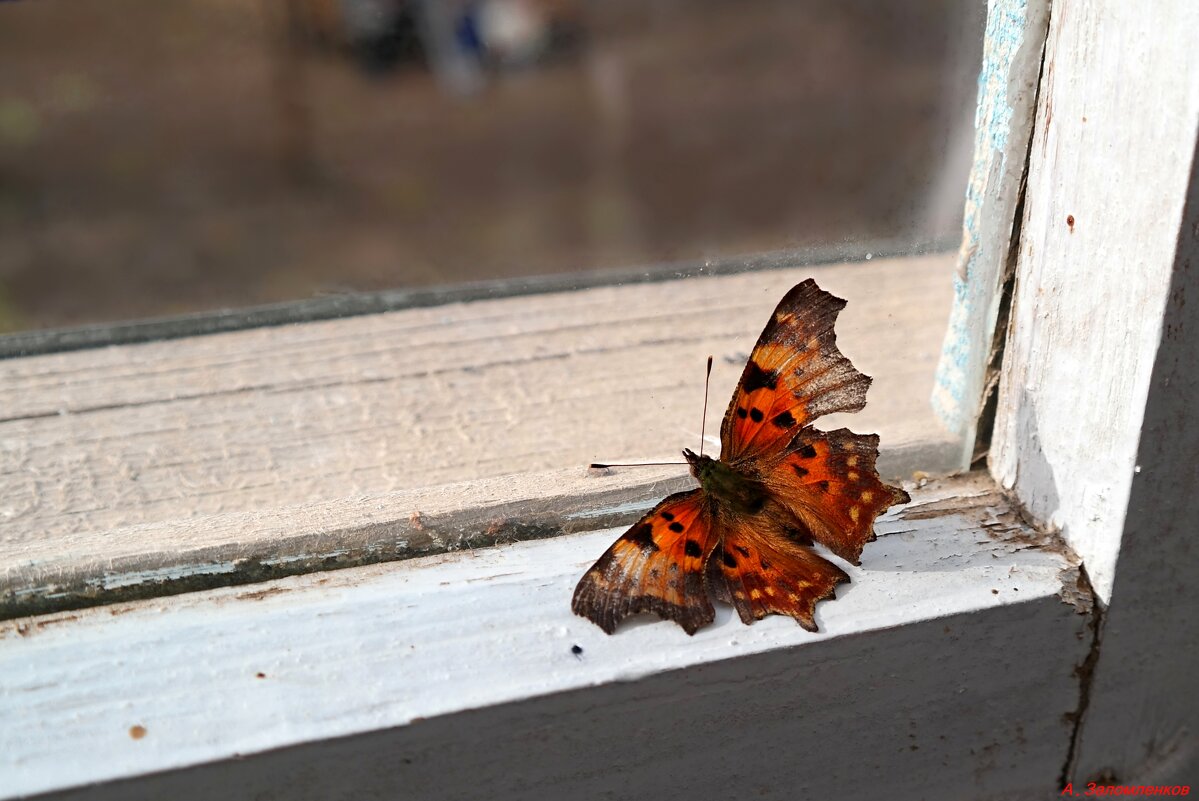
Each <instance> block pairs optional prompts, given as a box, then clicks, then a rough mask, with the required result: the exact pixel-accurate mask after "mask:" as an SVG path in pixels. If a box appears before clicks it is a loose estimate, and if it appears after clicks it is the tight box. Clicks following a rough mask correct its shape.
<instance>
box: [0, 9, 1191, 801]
mask: <svg viewBox="0 0 1199 801" xmlns="http://www.w3.org/2000/svg"><path fill="white" fill-rule="evenodd" d="M1197 26H1199V11H1197V10H1196V9H1195V8H1194V7H1193V5H1191V4H1188V3H1186V2H1185V0H1171V2H1163V3H1160V4H1157V5H1155V6H1152V7H1139V8H1136V9H1132V8H1131V7H1130V6H1128V5H1127V4H1125V5H1120V4H1107V5H1102V6H1085V7H1083V6H1078V5H1075V4H1070V3H1064V2H1060V1H1059V2H1057V3H1055V4H1053V6H1052V8H1050V6H1049V3H1048V2H1031V1H1030V2H1015V0H991V2H990V3H989V13H988V26H987V53H988V56H987V59H988V60H987V61H986V62H985V66H984V72H983V81H981V82H980V86H981V89H980V115H979V122H980V124H979V132H980V134H979V140H980V143H983V144H985V145H986V146H985V147H984V146H980V148H979V149H978V152H977V153H976V160H975V170H974V174H973V177H972V181H971V187H972V191H971V194H970V195H969V203H968V207H967V236H966V240H965V242H964V244H963V249H962V254H961V256H960V259H959V279H960V280H959V284H958V292H957V298H956V303H955V311H954V316H953V317H952V319H951V324H950V329H949V332H948V333H947V337H946V346H945V351H946V356H945V360H944V361H943V365H944V369H942V371H941V373H940V374H939V376H940V384H939V387H938V390H937V396H936V397H937V403H938V407H939V409H940V411H941V413H942V415H943V416H944V418H945V419H946V421H947V422H949V423H950V425H955V426H956V427H957V428H958V430H959V431H964V432H967V436H966V438H965V439H964V440H963V441H964V442H966V443H967V446H966V447H965V448H964V450H963V454H962V455H963V457H967V456H972V455H973V454H974V452H975V443H974V439H975V438H974V436H973V432H974V425H975V424H977V423H978V422H979V421H980V420H982V427H981V428H980V430H979V437H978V439H979V440H980V441H981V442H982V443H983V444H989V452H990V461H989V469H988V470H980V471H975V472H974V473H971V474H968V475H965V476H960V477H957V478H951V479H945V480H941V481H933V482H930V483H929V484H928V485H926V486H923V487H920V488H917V489H916V491H914V492H913V495H914V502H913V504H912V505H911V506H910V507H908V509H906V510H902V511H899V512H898V513H895V514H893V515H890V516H888V517H887V518H886V519H885V520H884V521H883V522H882V523H881V524H880V533H881V534H882V535H883V536H881V537H880V541H879V543H877V544H876V545H875V546H872V547H873V548H874V549H875V550H876V551H878V552H879V553H880V555H886V557H887V560H888V561H887V563H888V564H891V565H892V566H893V567H892V571H891V573H890V574H887V572H886V571H883V570H876V571H875V572H872V573H871V574H870V575H868V576H863V581H861V582H858V584H857V585H855V586H854V587H853V588H852V589H851V591H850V592H848V593H846V594H845V596H844V597H843V598H841V599H839V600H838V602H837V603H836V604H830V605H828V607H829V609H828V611H827V612H822V622H823V623H824V624H825V629H826V630H825V632H824V633H822V634H819V635H809V634H807V633H806V632H802V631H801V630H799V629H797V628H796V627H794V626H788V625H786V624H787V623H788V621H783V620H770V621H765V622H763V623H760V624H758V625H756V626H754V627H749V628H740V627H734V626H724V625H717V626H715V627H713V628H712V629H710V630H706V631H704V632H701V633H700V634H699V635H697V636H696V637H694V638H688V637H686V636H685V635H683V634H682V633H681V632H679V631H677V630H676V629H674V628H673V627H670V626H666V625H638V624H634V625H630V626H627V627H626V629H625V630H622V633H621V634H620V636H617V637H612V638H608V637H606V636H604V635H602V634H600V633H598V632H596V631H592V630H590V629H589V628H587V624H585V623H583V622H581V621H575V622H574V623H572V622H571V619H570V618H569V615H568V613H567V612H566V611H565V610H564V609H562V599H561V597H560V596H561V594H562V592H561V591H562V588H563V586H567V585H568V584H569V581H570V577H572V576H574V575H577V573H578V571H579V569H581V567H583V566H585V563H586V562H587V561H588V558H589V557H590V556H591V555H593V552H594V551H595V550H596V547H598V545H599V544H600V543H602V542H603V541H604V539H605V538H606V537H609V536H610V535H611V532H610V531H603V530H601V531H591V532H588V533H583V534H579V535H577V536H573V537H569V538H554V539H550V540H544V541H530V542H521V543H517V544H514V545H511V546H509V547H505V548H492V549H485V550H482V549H481V550H477V551H473V552H467V553H456V554H445V555H440V556H429V557H425V558H423V559H418V560H410V561H407V562H399V563H389V564H384V565H375V566H365V567H358V568H355V569H353V570H342V571H335V572H328V573H319V572H306V573H303V574H302V575H297V576H293V577H290V578H285V579H279V580H276V581H273V582H270V583H264V584H261V585H255V586H250V587H230V588H224V589H214V590H206V591H204V592H198V593H192V594H187V595H178V596H173V597H170V598H158V599H154V600H150V601H142V602H127V603H119V604H112V605H107V606H104V607H100V608H98V609H96V610H94V611H93V612H92V613H87V614H84V613H76V612H70V613H66V612H60V613H57V614H51V615H41V616H35V617H30V618H25V619H20V620H13V621H7V622H6V623H4V624H0V625H3V626H4V627H5V628H4V629H3V630H0V633H3V634H4V635H5V636H3V637H0V671H2V672H0V675H4V676H5V677H6V678H5V679H4V681H3V683H0V716H2V717H3V719H4V720H6V721H17V723H16V725H8V726H5V727H4V730H3V732H0V746H2V747H0V775H3V776H5V777H7V778H6V780H5V781H4V782H3V783H0V796H3V797H19V796H22V795H27V794H38V793H47V794H51V795H52V797H56V798H68V797H87V798H108V797H111V798H126V797H161V796H162V795H165V794H168V793H169V794H172V795H175V796H178V797H182V798H192V797H197V798H198V797H211V796H213V795H223V796H229V797H246V798H250V797H256V798H273V797H278V798H325V797H347V798H349V797H353V798H360V797H406V796H413V797H425V796H439V797H454V798H473V797H484V796H485V797H489V798H490V797H522V796H528V795H547V794H548V795H550V796H553V797H567V796H569V797H599V796H602V795H608V796H611V795H617V796H624V797H629V796H633V797H635V796H645V795H653V794H661V793H665V792H668V791H671V792H685V793H687V794H690V795H694V796H696V797H727V796H728V795H743V794H746V793H748V792H751V791H752V792H753V793H755V794H761V795H764V796H766V797H774V796H779V797H782V796H787V797H790V796H793V795H794V794H795V792H796V791H799V792H801V793H803V794H807V795H813V796H815V797H828V796H837V797H869V796H871V795H873V794H877V793H878V792H879V791H880V788H884V787H885V788H886V790H887V792H888V794H889V796H890V797H893V798H932V797H938V798H940V797H943V798H959V797H976V798H999V797H1034V796H1035V797H1048V796H1050V795H1057V793H1058V791H1059V788H1060V787H1061V786H1062V785H1063V784H1065V783H1069V782H1074V783H1076V784H1075V791H1076V792H1082V791H1083V790H1084V789H1085V783H1086V782H1088V781H1111V782H1116V783H1120V784H1126V785H1127V784H1140V785H1145V784H1155V785H1170V784H1185V783H1187V782H1188V781H1190V780H1191V778H1192V777H1193V776H1194V775H1195V769H1196V766H1197V765H1199V740H1197V738H1196V735H1195V732H1196V730H1199V726H1197V725H1196V721H1199V700H1197V699H1196V698H1195V694H1194V693H1192V692H1191V676H1192V675H1193V666H1194V659H1193V657H1192V656H1190V654H1191V653H1192V652H1193V647H1194V643H1195V642H1196V641H1199V622H1197V621H1196V619H1195V617H1194V616H1193V615H1192V614H1191V611H1190V605H1189V600H1188V594H1187V589H1188V584H1187V583H1186V582H1187V580H1188V579H1189V578H1190V577H1191V576H1193V575H1195V572H1196V569H1197V568H1199V564H1196V562H1197V559H1199V557H1197V556H1196V553H1197V551H1196V550H1195V549H1194V548H1193V547H1192V543H1191V542H1190V540H1191V538H1192V536H1193V531H1194V530H1195V527H1196V525H1199V493H1196V492H1195V491H1194V489H1195V486H1196V484H1197V483H1199V477H1197V475H1196V472H1195V466H1194V454H1195V453H1197V452H1199V416H1196V414H1195V412H1194V409H1193V408H1192V403H1191V401H1190V398H1191V396H1192V390H1194V389H1196V386H1195V385H1196V382H1197V379H1196V378H1195V375H1194V371H1193V369H1191V365H1192V362H1193V354H1194V353H1196V352H1199V311H1197V310H1199V303H1196V298H1197V297H1199V295H1197V294H1196V293H1199V269H1196V267H1197V265H1199V158H1197V146H1199V89H1197V88H1196V87H1199V81H1196V80H1195V77H1196V75H1199V56H1197V55H1195V54H1194V48H1192V47H1189V45H1188V32H1189V31H1193V30H1195V29H1196V27H1197ZM1100 44H1102V47H1100V46H1099V45H1100ZM1088 59H1100V60H1101V61H1100V62H1099V63H1090V62H1089V61H1088ZM1130 87H1131V89H1130ZM992 112H995V113H992ZM997 126H998V127H997ZM999 128H1004V129H1005V131H1004V135H1003V136H997V135H996V133H997V131H998V130H999ZM1114 151H1116V152H1119V153H1120V154H1121V157H1120V158H1113V156H1112V153H1113V152H1114ZM1023 165H1027V169H1025V167H1024V166H1023ZM1133 179H1136V180H1137V181H1138V182H1139V183H1138V184H1137V185H1136V187H1135V188H1134V189H1133V190H1130V189H1129V186H1130V181H1132V180H1133ZM1022 187H1026V188H1022ZM972 220H973V222H974V223H976V225H975V226H974V227H973V228H972V227H971V221H972ZM1113 220H1116V221H1118V223H1119V224H1112V223H1111V221H1113ZM972 232H973V233H972ZM1128 264H1132V265H1134V266H1135V273H1134V274H1133V275H1132V277H1133V279H1134V280H1131V281H1130V271H1129V270H1128V269H1127V267H1126V265H1128ZM1188 295H1189V296H1190V300H1191V303H1190V305H1189V307H1188V306H1187V304H1186V300H1187V299H1188V298H1187V296H1188ZM1083 312H1086V313H1087V314H1083ZM280 313H281V314H283V315H284V316H286V312H280ZM1088 314H1089V316H1088ZM1104 314H1110V315H1112V317H1111V320H1116V321H1117V322H1118V325H1119V326H1120V327H1121V331H1124V332H1127V333H1126V335H1125V336H1122V337H1115V338H1112V337H1105V336H1103V335H1102V334H1101V333H1100V334H1097V335H1095V336H1092V337H1088V336H1083V335H1081V334H1080V332H1079V331H1078V325H1079V321H1080V319H1085V320H1089V321H1091V322H1093V323H1096V324H1098V323H1100V322H1104V321H1105V320H1104V317H1103V315H1104ZM1080 315H1081V317H1080ZM1097 315H1098V317H1097ZM1108 322H1110V320H1108ZM216 325H217V326H218V327H219V326H220V325H226V323H217V324H216ZM143 333H144V335H145V337H148V338H152V337H155V336H159V335H161V334H162V333H163V332H162V331H153V330H149V329H145V330H143ZM139 336H140V335H139ZM83 344H84V345H87V344H96V343H86V342H85V343H83ZM22 347H24V348H25V349H26V350H29V349H31V348H33V346H31V345H29V344H26V345H24V346H22ZM1080 378H1082V379H1085V380H1079V379H1080ZM1092 388H1095V389H1092ZM988 398H993V399H994V400H993V411H991V410H989V409H988ZM991 414H993V415H994V423H993V427H992V426H991V425H990V424H989V423H988V419H989V415H991ZM1092 443H1094V444H1092ZM1096 449H1099V450H1100V451H1101V458H1098V459H1097V458H1095V453H1096ZM1095 463H1098V464H1099V466H1100V468H1101V470H1100V472H1099V473H1098V474H1096V473H1095V472H1094V471H1092V470H1090V469H1089V468H1090V466H1091V465H1093V464H1095ZM627 489H628V488H627V487H623V488H621V492H622V493H625V492H626V491H627ZM658 489H660V487H658ZM1004 490H1006V492H1005V491H1004ZM622 499H624V500H627V499H628V495H627V494H625V495H616V496H613V497H612V498H610V499H609V500H610V501H612V502H616V501H618V500H622ZM644 499H645V498H644V496H642V497H636V498H634V499H633V500H634V501H644ZM1097 499H1098V500H1097ZM617 505H619V504H617ZM629 511H630V510H629V509H628V508H626V509H624V512H625V513H628V512H629ZM590 513H591V512H589V511H588V510H578V511H576V512H571V514H576V515H578V516H581V519H582V520H583V521H584V525H581V526H580V527H581V528H584V529H586V528H588V526H587V525H585V523H586V522H587V521H588V520H591V521H593V522H592V527H598V525H596V523H595V521H602V522H605V523H608V524H612V523H614V522H615V521H614V519H612V518H611V517H603V516H600V517H598V518H588V517H587V515H588V514H590ZM475 523H476V524H477V523H478V521H475ZM1075 553H1077V555H1078V557H1081V561H1080V560H1079V558H1078V557H1076V556H1075ZM433 564H435V565H437V569H436V570H432V569H429V568H430V567H431V566H432V565H433ZM430 599H433V600H430ZM417 607H419V609H420V612H419V614H416V613H414V612H413V611H412V610H413V608H417ZM399 622H402V623H403V624H404V629H403V631H404V634H403V636H400V635H398V634H397V631H396V628H395V626H396V624H397V623H399ZM720 622H721V621H718V624H719V623H720ZM574 646H578V648H577V649H576V648H575V647H574ZM1146 710H1149V711H1150V714H1146ZM94 782H101V784H98V785H93V783H94Z"/></svg>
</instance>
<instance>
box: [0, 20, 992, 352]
mask: <svg viewBox="0 0 1199 801" xmlns="http://www.w3.org/2000/svg"><path fill="white" fill-rule="evenodd" d="M985 10H986V9H985V2H983V0H968V1H966V0H688V1H687V2H683V0H425V1H424V2H417V1H416V0H202V1H201V0H172V1H171V2H168V3H164V2H161V0H103V2H91V3H81V2H71V1H70V0H26V1H25V2H15V3H14V2H6V3H0V332H3V331H18V330H25V329H34V328H49V327H60V326H70V325H78V324H84V323H98V322H108V321H118V320H131V319H139V318H146V317H158V316H164V315H172V314H178V313H184V312H197V311H204V310H210V309H216V308H231V307H232V308H236V307H241V306H250V305H257V304H263V303H273V302H279V301H287V300H295V299H304V298H311V297H314V296H321V295H328V294H331V293H344V292H355V291H363V290H378V289H396V288H405V287H420V286H431V285H445V284H455V283H460V282H469V281H479V280H489V279H497V278H508V277H517V276H529V275H542V274H550V273H563V272H579V271H590V270H597V269H604V268H612V267H630V266H636V267H645V268H646V269H655V268H664V267H663V266H668V265H670V264H671V263H677V262H680V261H684V262H687V261H696V260H702V259H710V258H720V257H728V256H731V255H735V254H748V253H755V252H761V251H774V250H788V249H798V250H803V249H807V248H824V247H830V246H833V247H837V246H848V247H853V246H857V245H860V246H861V247H862V248H864V249H869V248H877V247H880V244H881V246H882V247H884V248H885V249H889V250H891V251H894V250H896V249H898V250H903V249H927V248H929V247H946V248H952V247H954V246H956V244H957V242H958V239H959V238H960V226H961V213H962V201H963V195H964V190H965V185H966V177H967V173H968V170H969V165H970V159H971V154H972V149H973V130H972V124H973V119H972V115H973V110H974V103H975V95H976V81H977V75H978V68H979V63H980V60H981V54H982V34H983V24H984V19H985Z"/></svg>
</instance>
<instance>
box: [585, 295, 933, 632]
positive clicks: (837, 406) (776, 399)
mask: <svg viewBox="0 0 1199 801" xmlns="http://www.w3.org/2000/svg"><path fill="white" fill-rule="evenodd" d="M844 307H845V301H844V300H842V299H841V298H838V297H835V296H833V295H831V294H829V293H828V292H825V291H824V290H822V289H820V287H818V286H817V285H816V282H815V281H813V280H811V279H808V280H806V281H804V282H803V283H801V284H799V285H797V286H795V287H793V288H792V289H791V291H789V292H788V293H787V294H786V295H785V296H784V297H783V299H782V301H780V302H779V305H778V307H777V308H776V309H775V310H774V314H773V315H772V316H771V318H770V320H769V321H768V322H767V323H766V328H765V330H763V331H762V335H761V336H760V337H759V338H758V342H757V344H756V345H755V346H754V349H753V352H752V353H751V354H750V357H749V361H748V363H747V364H746V365H745V370H744V372H743V373H742V375H741V380H740V382H739V383H738V385H737V388H736V390H734V392H733V398H732V401H731V402H730V403H729V407H728V410H727V411H726V412H725V415H724V422H723V423H722V425H721V428H720V442H721V454H720V458H719V459H713V458H711V457H710V456H705V455H704V454H703V453H702V447H701V452H700V453H699V454H696V453H693V452H692V451H691V450H690V449H687V450H684V451H683V457H684V458H685V459H686V464H688V465H689V466H690V468H691V474H692V475H693V476H695V478H696V480H698V481H699V484H700V486H699V488H698V489H694V490H690V491H688V492H680V493H676V494H674V495H671V496H669V497H667V498H666V499H664V500H663V501H662V502H661V503H659V504H658V505H657V506H656V507H654V509H653V510H652V511H651V512H649V514H647V515H646V516H645V517H643V518H641V520H639V521H638V522H637V523H636V524H635V525H634V526H633V527H632V528H630V529H629V530H628V531H626V532H625V533H624V534H623V535H622V536H621V537H620V538H619V539H618V540H616V542H615V543H613V544H612V546H611V547H610V548H609V549H608V550H607V551H606V552H605V553H604V554H603V556H601V557H600V558H599V560H598V561H597V562H596V563H595V564H594V565H593V566H592V567H591V568H590V569H589V570H588V571H587V572H586V573H585V574H584V575H583V577H582V579H580V581H579V584H578V586H577V587H576V588H575V594H574V599H573V602H572V604H571V608H572V609H573V610H574V611H575V613H576V614H579V615H582V616H583V617H586V618H588V619H589V620H591V621H592V622H594V623H595V624H596V625H598V626H599V627H600V628H602V629H603V630H604V631H606V632H607V633H609V634H612V633H613V632H615V631H616V627H617V625H618V624H619V623H620V621H621V620H622V619H624V618H626V617H628V616H630V615H634V614H637V613H640V612H652V613H654V614H657V615H658V616H659V617H662V618H664V619H668V620H673V621H675V622H676V623H678V624H679V625H680V626H682V627H683V629H684V630H685V631H686V632H687V633H688V634H694V633H695V632H696V631H698V630H699V629H700V628H702V627H703V626H705V625H707V624H709V623H711V622H712V621H713V620H714V619H715V615H716V610H715V607H714V606H713V601H714V600H717V601H723V602H725V603H731V604H732V605H733V607H734V608H736V610H737V613H738V615H740V617H741V620H742V622H744V623H746V624H750V623H752V622H753V621H755V620H761V619H762V618H764V617H766V616H767V615H788V616H790V617H792V618H794V619H795V620H796V621H797V622H798V623H799V624H800V625H801V626H803V627H804V628H805V629H808V630H809V631H816V620H815V610H816V604H817V603H818V602H819V601H821V600H824V599H826V598H830V597H833V596H834V595H835V593H836V587H837V585H838V584H841V583H843V582H848V581H849V576H847V575H846V574H845V571H843V570H841V568H839V567H837V566H836V565H834V564H833V563H832V562H830V561H828V560H827V559H825V558H823V557H822V556H820V555H819V554H817V553H816V552H815V551H813V550H812V549H811V547H810V546H811V545H812V544H813V543H814V542H816V543H820V544H821V545H823V546H824V547H826V548H828V549H829V550H830V551H832V552H833V553H834V554H835V555H837V556H838V557H840V558H842V559H845V560H846V561H848V562H850V563H852V564H855V565H856V564H858V563H859V558H860V556H861V554H862V547H863V546H864V545H865V544H866V543H867V542H870V541H871V540H873V539H874V521H875V519H876V518H877V517H878V516H879V515H880V514H882V513H883V512H885V511H886V510H887V509H888V508H889V507H891V506H893V505H896V504H901V503H907V502H908V501H909V500H910V498H909V497H908V494H907V493H906V492H904V491H903V490H902V489H900V488H898V487H892V486H888V485H887V484H884V483H883V482H882V480H881V479H880V478H879V475H878V471H877V470H876V469H875V462H876V460H877V459H878V435H876V434H855V433H853V432H852V431H850V430H849V429H846V428H840V429H836V430H834V431H820V430H818V429H816V428H813V427H812V426H811V423H812V422H813V421H815V420H816V418H818V417H820V416H821V415H825V414H833V413H836V412H856V411H860V410H861V409H862V408H863V407H864V406H865V405H866V391H867V390H868V389H869V387H870V382H871V379H870V377H869V376H867V375H864V374H862V373H861V372H859V371H858V370H857V369H856V368H855V367H854V366H853V365H852V364H851V363H850V361H849V359H847V358H846V357H845V356H844V355H843V354H842V353H841V351H840V350H839V349H838V348H837V337H836V334H835V333H834V331H833V326H834V324H835V322H836V319H837V315H838V313H840V311H841V309H843V308H844ZM711 369H712V360H711V358H709V359H708V370H709V372H711ZM705 411H706V400H705ZM705 416H706V415H705Z"/></svg>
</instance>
